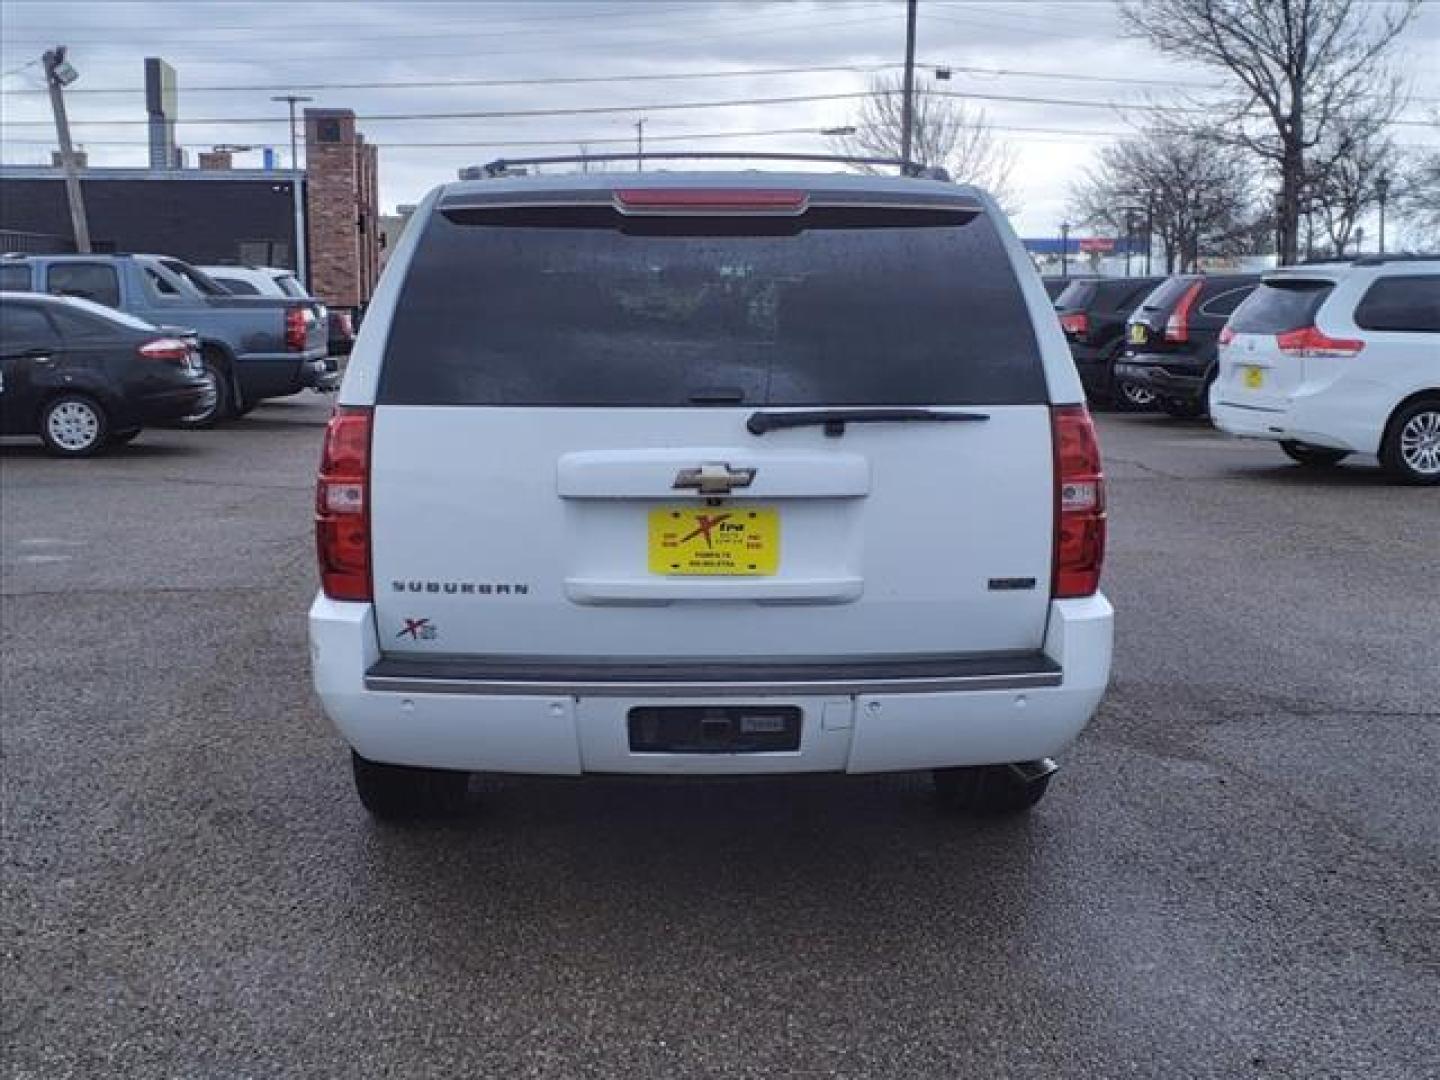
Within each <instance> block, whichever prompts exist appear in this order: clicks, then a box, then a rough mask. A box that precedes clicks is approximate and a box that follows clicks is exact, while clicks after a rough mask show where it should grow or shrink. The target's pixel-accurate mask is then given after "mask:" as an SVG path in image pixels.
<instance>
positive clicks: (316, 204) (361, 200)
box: [305, 109, 380, 308]
mask: <svg viewBox="0 0 1440 1080" xmlns="http://www.w3.org/2000/svg"><path fill="white" fill-rule="evenodd" d="M378 165H379V161H378V154H377V153H376V148H375V147H374V146H372V145H371V144H369V143H367V142H366V141H365V136H364V135H362V134H361V133H360V132H359V131H357V130H356V129H355V113H354V112H353V111H351V110H350V109H306V110H305V172H306V179H307V183H308V186H309V198H308V200H307V202H308V204H309V211H310V212H309V220H308V230H307V234H308V235H307V248H308V255H309V263H310V291H311V292H313V293H314V294H315V295H316V296H318V297H320V298H321V299H322V300H324V301H325V302H326V303H328V304H330V305H332V306H335V307H346V308H356V307H360V306H361V305H362V304H364V303H365V302H366V301H368V300H369V299H370V294H371V293H373V292H374V291H375V279H376V278H377V277H379V275H380V228H379V225H380V213H379V209H380V208H379V190H378V184H377V181H376V172H377V169H378Z"/></svg>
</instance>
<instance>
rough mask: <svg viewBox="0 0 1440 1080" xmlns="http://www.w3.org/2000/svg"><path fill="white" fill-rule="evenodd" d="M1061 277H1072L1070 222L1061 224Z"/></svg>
mask: <svg viewBox="0 0 1440 1080" xmlns="http://www.w3.org/2000/svg"><path fill="white" fill-rule="evenodd" d="M1060 276H1061V277H1062V278H1068V277H1069V276H1070V222H1068V221H1062V222H1060Z"/></svg>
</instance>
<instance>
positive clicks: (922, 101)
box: [831, 75, 1018, 213]
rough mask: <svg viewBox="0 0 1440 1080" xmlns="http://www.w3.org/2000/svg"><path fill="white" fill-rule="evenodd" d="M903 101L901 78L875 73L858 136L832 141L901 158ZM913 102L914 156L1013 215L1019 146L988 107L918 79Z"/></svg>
mask: <svg viewBox="0 0 1440 1080" xmlns="http://www.w3.org/2000/svg"><path fill="white" fill-rule="evenodd" d="M903 102H904V83H903V80H902V79H901V78H900V76H899V75H880V76H877V77H876V78H874V79H873V80H872V81H871V83H870V94H869V96H868V97H866V98H865V100H864V102H863V103H862V104H861V106H860V115H859V116H857V117H856V118H855V120H854V121H853V123H852V125H851V126H853V127H854V129H855V131H854V134H851V135H836V136H833V137H832V139H831V141H832V144H833V145H834V146H835V148H836V149H837V151H838V152H839V153H842V154H849V155H852V156H855V157H890V158H899V157H900V148H901V145H902V143H903V138H902V132H903V130H904V122H903V112H904V109H903ZM914 102H915V113H914V120H913V122H912V124H911V133H912V142H911V151H910V156H911V157H912V158H913V159H914V160H915V161H918V162H920V163H921V164H924V165H940V166H943V167H944V168H945V170H946V171H947V172H949V174H950V175H951V177H953V178H954V179H955V180H956V181H957V182H960V183H968V184H975V185H977V186H979V187H982V188H984V189H986V190H987V191H989V192H990V194H992V195H994V196H995V199H996V201H997V202H999V203H1000V205H1001V206H1002V207H1003V208H1004V209H1005V211H1006V212H1007V213H1014V212H1015V210H1016V209H1017V208H1018V204H1017V202H1016V191H1015V187H1014V182H1013V179H1012V178H1013V174H1014V172H1015V150H1014V148H1013V147H1012V146H1010V145H1009V144H1008V143H1004V142H1002V141H1000V139H998V138H997V137H996V135H995V130H994V129H993V128H992V127H991V126H990V123H989V121H988V120H987V119H986V117H985V113H984V111H983V110H980V109H971V108H970V107H969V106H967V105H966V104H965V102H963V101H960V100H957V99H955V98H951V97H946V96H945V95H943V94H941V93H939V92H937V91H936V90H935V89H934V88H932V87H929V86H924V85H921V84H919V83H917V84H916V86H915V96H914ZM870 171H875V170H870Z"/></svg>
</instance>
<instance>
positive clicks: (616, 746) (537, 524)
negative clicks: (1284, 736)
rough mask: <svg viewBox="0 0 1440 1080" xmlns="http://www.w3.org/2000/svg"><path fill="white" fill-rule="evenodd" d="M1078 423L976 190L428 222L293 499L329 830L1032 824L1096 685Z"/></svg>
mask: <svg viewBox="0 0 1440 1080" xmlns="http://www.w3.org/2000/svg"><path fill="white" fill-rule="evenodd" d="M1083 401H1084V397H1083V394H1082V392H1081V387H1080V383H1079V381H1078V379H1077V377H1076V374H1075V368H1074V366H1073V364H1072V362H1071V360H1070V354H1069V350H1068V349H1067V348H1066V344H1065V339H1064V336H1063V335H1062V333H1061V331H1060V327H1059V325H1058V323H1057V322H1056V320H1055V316H1054V313H1053V311H1052V310H1051V308H1050V305H1049V302H1048V301H1047V299H1046V295H1045V290H1044V287H1043V285H1042V284H1041V281H1040V279H1039V277H1038V276H1036V274H1035V272H1034V270H1033V269H1032V267H1031V264H1030V261H1029V259H1028V257H1027V256H1026V254H1025V251H1024V249H1023V248H1022V247H1021V245H1020V243H1019V242H1018V240H1017V239H1016V237H1015V235H1014V233H1013V232H1012V230H1011V228H1010V226H1009V225H1008V223H1007V222H1006V220H1005V217H1004V215H1003V214H1002V213H1001V212H1000V211H999V210H998V209H997V207H996V205H995V203H994V201H993V200H992V199H991V198H990V197H989V196H988V195H986V194H984V193H982V192H979V191H977V190H975V189H973V188H969V187H965V186H960V185H955V184H950V183H945V182H941V181H938V180H921V179H913V178H899V177H896V178H886V177H877V176H857V175H845V174H833V175H830V174H809V173H803V174H802V173H778V174H777V173H762V172H738V173H714V172H711V173H702V172H691V173H665V172H655V173H643V174H639V173H637V174H634V175H627V176H620V175H616V174H586V175H571V176H553V177H552V176H544V177H528V178H502V179H493V180H481V181H471V182H461V183H458V184H452V185H448V186H445V187H442V188H440V189H438V190H436V191H434V192H433V193H431V194H430V196H429V197H428V198H427V199H426V200H425V201H424V202H423V203H422V204H421V205H420V207H419V208H418V209H417V211H416V213H415V216H414V219H413V221H412V223H411V226H410V228H408V229H407V230H406V233H405V236H404V238H403V239H402V241H401V243H400V244H399V245H398V247H397V249H396V251H395V252H394V254H393V255H392V257H391V259H390V261H389V264H388V266H387V267H386V270H385V273H384V277H383V279H382V281H381V282H380V286H379V289H378V291H377V293H376V295H375V298H374V300H373V302H372V304H371V306H370V309H369V314H368V316H367V318H366V321H365V324H364V327H363V329H362V331H361V334H360V338H359V340H358V342H357V344H356V348H355V351H354V354H353V357H352V359H351V362H350V366H349V369H348V370H347V372H346V375H345V380H344V384H343V386H342V389H341V392H340V399H339V405H338V407H337V409H336V411H335V414H334V416H333V418H332V419H331V421H330V425H329V429H328V431H327V433H326V437H325V445H324V450H323V455H322V460H321V464H320V475H319V487H318V493H317V517H318V522H317V528H318V546H319V560H320V576H321V584H322V588H321V592H320V595H319V596H317V597H316V599H315V602H314V604H313V606H312V607H311V609H310V640H311V651H312V659H313V664H314V677H315V686H316V689H317V691H318V693H319V696H320V700H321V701H322V703H323V705H324V708H325V710H326V712H327V713H328V714H329V716H330V717H331V719H332V720H333V721H334V723H335V724H336V726H337V727H338V728H339V730H340V733H341V734H342V735H343V737H344V739H345V740H346V742H347V743H348V744H349V745H350V747H351V748H352V750H353V762H354V774H355V780H356V784H357V787H358V790H359V794H360V797H361V799H362V801H363V802H364V804H365V806H366V807H367V808H368V809H369V810H370V811H371V812H372V813H374V814H375V815H376V816H378V817H382V818H391V817H408V816H416V815H421V814H427V813H434V812H443V811H447V810H453V809H455V808H457V807H458V806H459V805H460V804H461V803H462V802H463V800H464V797H465V791H466V782H467V776H468V774H469V773H471V772H476V771H486V772H506V773H526V774H550V775H580V774H585V773H610V774H616V773H624V774H643V775H650V776H676V775H693V776H718V775H736V774H783V773H801V772H834V773H880V772H898V771H905V770H933V771H934V775H935V778H936V782H937V788H938V791H939V793H940V796H941V800H942V802H944V803H945V804H947V805H949V806H952V807H955V808H959V809H964V810H970V811H975V812H1004V811H1015V810H1021V809H1024V808H1027V807H1029V806H1031V805H1033V804H1034V803H1035V802H1036V801H1037V800H1038V799H1039V798H1040V796H1041V795H1042V794H1043V792H1044V791H1045V788H1046V785H1047V783H1048V781H1049V779H1050V775H1051V773H1052V772H1053V770H1054V768H1055V766H1054V763H1053V761H1052V760H1051V756H1052V755H1054V754H1056V753H1058V752H1059V751H1060V750H1062V749H1063V748H1064V747H1065V746H1066V745H1067V744H1069V743H1070V742H1071V741H1072V740H1073V739H1074V738H1075V737H1076V735H1077V734H1078V733H1079V732H1080V730H1081V729H1082V728H1083V727H1084V726H1085V724H1086V723H1087V722H1088V721H1089V719H1090V717H1091V715H1092V714H1093V713H1094V711H1095V709H1096V707H1097V705H1098V704H1099V702H1100V699H1101V696H1102V694H1103V693H1104V690H1105V686H1106V683H1107V681H1108V677H1109V670H1110V655H1111V624H1112V610H1111V607H1110V604H1109V603H1108V602H1107V601H1106V599H1105V597H1104V596H1103V595H1102V594H1101V593H1100V592H1099V591H1098V589H1099V577H1100V568H1101V561H1102V558H1103V554H1104V546H1105V502H1104V482H1103V478H1102V474H1101V463H1100V456H1099V451H1098V447H1097V444H1096V439H1095V434H1094V430H1093V428H1092V426H1091V421H1090V417H1089V415H1088V414H1087V413H1086V411H1085V408H1084V405H1083Z"/></svg>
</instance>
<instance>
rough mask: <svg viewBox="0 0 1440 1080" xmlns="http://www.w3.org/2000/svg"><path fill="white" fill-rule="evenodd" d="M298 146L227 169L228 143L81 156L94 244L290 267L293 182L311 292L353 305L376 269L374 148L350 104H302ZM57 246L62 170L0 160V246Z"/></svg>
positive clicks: (61, 227) (365, 297) (61, 239)
mask: <svg viewBox="0 0 1440 1080" xmlns="http://www.w3.org/2000/svg"><path fill="white" fill-rule="evenodd" d="M305 147H306V166H307V169H306V172H304V173H295V172H292V171H289V170H282V169H270V168H264V169H247V168H235V167H234V156H233V151H232V150H231V149H230V148H217V149H215V150H212V151H206V152H202V153H201V154H200V155H199V157H198V162H199V165H200V167H199V168H195V169H188V168H113V167H106V168H90V167H88V165H87V163H86V162H84V161H82V162H81V171H80V184H81V187H82V189H83V190H84V193H85V208H86V214H87V217H88V218H89V220H90V235H91V237H92V239H93V243H94V247H95V250H96V251H97V252H147V253H153V254H160V255H174V256H176V257H177V258H180V259H185V260H186V261H188V262H193V263H198V264H201V265H207V264H217V265H219V264H236V263H239V264H246V263H248V264H252V265H261V266H283V267H288V268H290V269H292V270H293V269H295V268H296V266H297V262H298V260H299V256H300V251H299V248H300V246H301V245H298V244H297V243H296V236H295V210H294V202H293V200H294V197H295V196H294V188H293V185H295V184H299V185H300V199H301V202H302V204H303V207H304V218H305V226H304V228H305V244H304V248H305V254H306V258H305V262H306V265H307V266H308V269H309V273H308V275H307V276H308V279H309V280H308V285H309V288H310V291H311V292H313V293H314V294H315V295H316V296H318V297H320V298H321V299H322V300H324V301H325V302H326V303H327V304H330V305H331V306H332V307H340V308H350V309H355V308H360V307H363V306H364V305H365V304H366V303H368V302H369V300H370V295H371V293H373V292H374V291H375V282H376V279H377V278H378V277H379V274H380V249H381V239H380V237H381V232H380V218H379V205H378V203H379V191H378V185H377V177H376V169H377V165H378V161H377V154H376V148H375V147H374V146H372V145H371V144H369V143H367V142H366V141H365V137H364V136H363V135H361V134H360V133H359V132H358V131H357V130H356V128H355V114H354V113H353V112H352V111H351V110H349V109H307V110H306V113H305ZM162 156H165V155H162ZM174 156H175V157H176V158H177V159H178V158H180V157H181V156H182V155H180V154H179V153H178V151H177V152H176V154H175V155H174ZM37 245H39V246H38V247H37ZM66 247H69V248H70V249H71V250H73V242H72V240H71V231H70V216H69V210H68V206H67V202H66V197H65V183H64V175H63V173H62V172H61V170H60V169H59V168H57V167H53V166H42V165H24V166H13V165H0V250H30V251H33V250H64V249H65V248H66Z"/></svg>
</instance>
